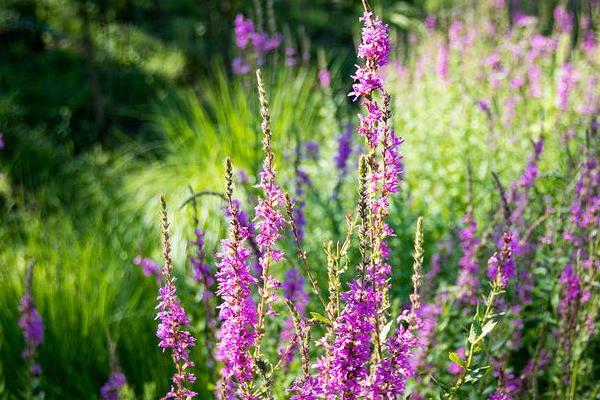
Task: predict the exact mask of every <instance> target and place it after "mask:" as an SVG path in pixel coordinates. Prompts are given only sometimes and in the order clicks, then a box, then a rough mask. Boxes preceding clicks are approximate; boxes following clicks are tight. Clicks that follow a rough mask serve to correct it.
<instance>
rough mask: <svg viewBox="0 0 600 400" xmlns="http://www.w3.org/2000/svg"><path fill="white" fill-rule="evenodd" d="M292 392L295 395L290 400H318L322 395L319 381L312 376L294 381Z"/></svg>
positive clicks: (291, 387)
mask: <svg viewBox="0 0 600 400" xmlns="http://www.w3.org/2000/svg"><path fill="white" fill-rule="evenodd" d="M290 392H291V393H293V394H292V397H291V398H290V400H317V399H320V398H321V394H322V390H321V387H320V384H319V380H318V379H317V378H315V377H314V376H310V375H307V376H303V377H301V378H298V379H296V380H294V382H293V383H292V385H291V386H290Z"/></svg>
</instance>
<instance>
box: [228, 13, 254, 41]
mask: <svg viewBox="0 0 600 400" xmlns="http://www.w3.org/2000/svg"><path fill="white" fill-rule="evenodd" d="M233 27H234V32H235V44H236V45H237V47H239V48H240V49H245V48H246V46H248V43H250V40H251V38H252V35H253V34H254V22H252V20H251V19H250V18H245V17H244V16H243V15H242V14H238V15H236V16H235V20H234V22H233Z"/></svg>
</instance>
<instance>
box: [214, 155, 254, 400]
mask: <svg viewBox="0 0 600 400" xmlns="http://www.w3.org/2000/svg"><path fill="white" fill-rule="evenodd" d="M226 188H227V189H226V198H227V203H228V213H229V215H230V216H231V219H230V230H229V238H227V239H224V240H223V241H222V242H221V251H220V252H219V253H218V254H217V259H218V262H217V281H218V290H217V295H218V296H219V297H220V298H221V299H222V301H223V302H222V304H221V305H220V306H219V308H220V311H219V320H220V321H221V326H220V329H219V332H218V334H217V338H218V340H219V342H218V344H217V359H218V360H219V361H221V362H222V363H223V368H222V369H221V376H222V382H221V386H222V387H221V388H219V391H220V393H221V395H220V398H221V399H229V398H232V397H234V396H235V393H237V395H238V396H239V397H240V398H242V399H252V398H253V397H252V395H251V382H252V379H253V376H254V360H253V358H252V356H251V354H250V350H251V348H252V347H253V346H254V344H255V342H256V338H257V330H256V324H257V315H256V305H255V303H254V301H253V300H252V295H251V287H252V286H254V285H256V279H255V278H254V277H253V276H252V275H251V274H250V266H249V265H248V261H249V258H250V250H249V249H248V248H246V247H245V246H244V242H245V241H246V239H247V238H248V237H249V235H250V232H249V230H248V228H247V227H244V226H242V225H241V223H240V220H239V210H238V203H236V202H235V201H234V200H233V199H232V194H233V171H232V167H231V161H230V160H229V159H227V161H226Z"/></svg>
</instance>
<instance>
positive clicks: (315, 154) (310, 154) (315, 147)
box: [303, 140, 319, 160]
mask: <svg viewBox="0 0 600 400" xmlns="http://www.w3.org/2000/svg"><path fill="white" fill-rule="evenodd" d="M303 147H304V150H305V152H306V157H307V158H310V159H311V160H318V159H319V143H317V142H315V141H314V140H308V141H306V142H304V144H303Z"/></svg>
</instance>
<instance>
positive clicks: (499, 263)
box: [487, 231, 515, 287]
mask: <svg viewBox="0 0 600 400" xmlns="http://www.w3.org/2000/svg"><path fill="white" fill-rule="evenodd" d="M514 239H515V238H514V236H513V233H512V232H510V231H509V232H506V233H504V235H503V236H502V242H503V245H502V251H501V252H500V253H498V252H496V253H494V254H493V255H492V256H491V257H490V259H489V260H488V271H487V272H488V278H489V279H490V281H492V282H497V283H500V285H502V286H504V287H506V286H507V285H508V282H509V280H510V279H511V278H513V277H514V275H515V265H514V260H513V258H512V256H513V251H514V248H515V240H514Z"/></svg>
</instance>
